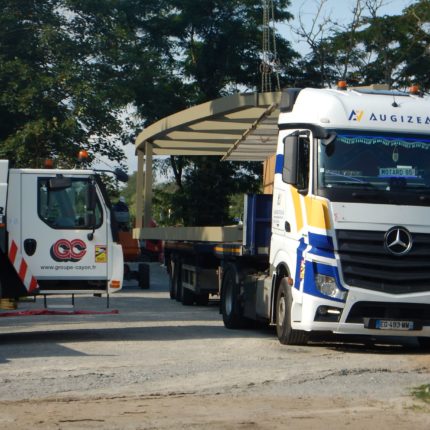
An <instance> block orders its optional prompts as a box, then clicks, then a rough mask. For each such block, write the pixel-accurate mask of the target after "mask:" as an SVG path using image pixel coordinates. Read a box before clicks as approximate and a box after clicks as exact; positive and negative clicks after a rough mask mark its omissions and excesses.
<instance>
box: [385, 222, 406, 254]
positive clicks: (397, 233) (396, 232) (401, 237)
mask: <svg viewBox="0 0 430 430" xmlns="http://www.w3.org/2000/svg"><path fill="white" fill-rule="evenodd" d="M384 244H385V249H386V250H387V251H388V252H390V253H391V254H393V255H396V256H401V255H405V254H407V253H408V252H409V251H410V250H411V248H412V236H411V233H409V231H408V230H406V228H404V227H392V228H390V229H389V230H388V231H387V233H385V238H384Z"/></svg>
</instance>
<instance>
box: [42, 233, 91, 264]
mask: <svg viewBox="0 0 430 430" xmlns="http://www.w3.org/2000/svg"><path fill="white" fill-rule="evenodd" d="M86 252H87V246H86V245H85V242H84V241H83V240H81V239H73V240H67V239H60V240H57V241H56V242H55V243H54V244H53V245H52V246H51V251H50V253H51V257H52V258H53V259H54V260H55V261H60V262H65V261H73V262H76V261H79V260H81V259H82V258H83V256H84V255H85V254H86Z"/></svg>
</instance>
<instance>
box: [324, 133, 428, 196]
mask: <svg viewBox="0 0 430 430" xmlns="http://www.w3.org/2000/svg"><path fill="white" fill-rule="evenodd" d="M317 176H318V179H317V180H318V184H317V186H318V189H319V190H320V193H321V194H323V195H324V194H327V193H328V194H331V198H333V192H334V194H337V195H339V196H343V197H344V196H345V195H347V194H348V193H349V194H350V195H351V196H352V197H353V198H366V197H368V199H369V200H371V199H372V198H378V199H379V198H384V197H385V198H387V199H389V200H393V199H394V200H396V201H394V203H406V200H408V201H409V200H410V199H414V198H415V199H416V200H417V199H418V200H420V201H421V203H424V202H425V201H427V203H426V204H428V201H430V136H410V135H391V134H381V133H365V134H364V133H361V134H355V133H352V132H351V131H344V130H338V131H337V137H336V139H335V140H334V141H333V142H332V143H331V144H329V145H328V146H324V145H323V144H321V143H320V144H319V146H318V175H317ZM336 191H337V193H336Z"/></svg>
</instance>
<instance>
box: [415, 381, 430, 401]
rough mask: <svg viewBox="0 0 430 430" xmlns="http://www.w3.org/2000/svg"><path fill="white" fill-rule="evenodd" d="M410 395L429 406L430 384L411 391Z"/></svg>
mask: <svg viewBox="0 0 430 430" xmlns="http://www.w3.org/2000/svg"><path fill="white" fill-rule="evenodd" d="M412 395H413V396H415V397H416V398H417V399H419V400H422V401H423V402H425V403H429V404H430V384H424V385H420V386H419V387H417V388H414V389H413V390H412Z"/></svg>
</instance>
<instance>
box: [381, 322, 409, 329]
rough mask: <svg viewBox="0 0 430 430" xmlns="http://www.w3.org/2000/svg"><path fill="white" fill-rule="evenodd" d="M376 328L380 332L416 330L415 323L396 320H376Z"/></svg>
mask: <svg viewBox="0 0 430 430" xmlns="http://www.w3.org/2000/svg"><path fill="white" fill-rule="evenodd" d="M375 328H377V329H379V330H414V322H413V321H396V320H376V321H375Z"/></svg>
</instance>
